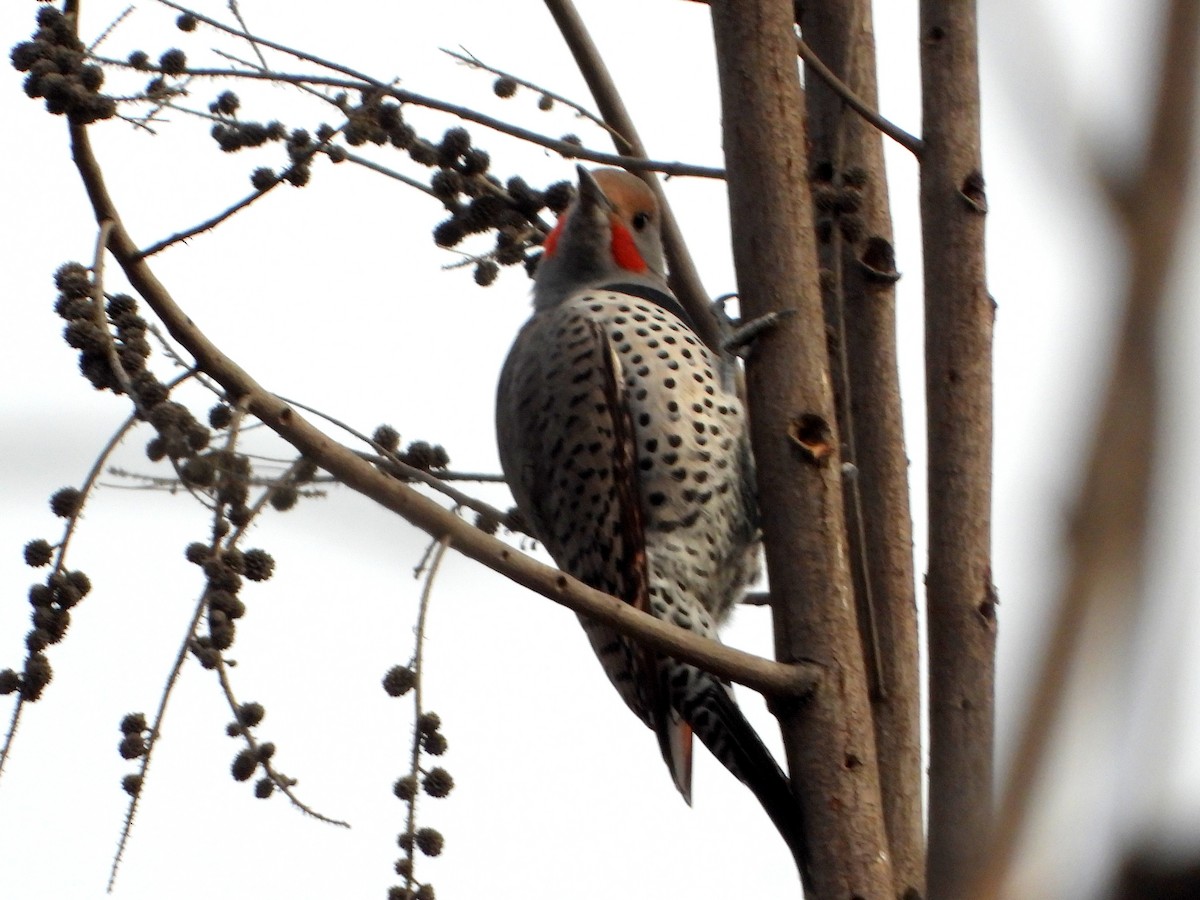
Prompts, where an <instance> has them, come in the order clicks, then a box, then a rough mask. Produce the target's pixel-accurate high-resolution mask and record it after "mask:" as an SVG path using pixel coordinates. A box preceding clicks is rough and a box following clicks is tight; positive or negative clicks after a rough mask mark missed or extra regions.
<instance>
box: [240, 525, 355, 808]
mask: <svg viewBox="0 0 1200 900" xmlns="http://www.w3.org/2000/svg"><path fill="white" fill-rule="evenodd" d="M227 546H228V545H227ZM216 669H217V678H218V679H219V680H220V682H221V691H222V692H223V693H224V694H225V701H226V702H227V703H228V704H229V708H230V710H232V711H233V717H234V720H235V721H236V720H237V719H238V716H239V711H240V710H241V705H240V704H239V703H238V701H237V697H235V696H234V693H233V685H232V684H230V682H229V673H228V670H227V667H226V665H225V659H224V657H222V656H220V655H218V656H217V665H216ZM241 734H242V737H243V738H245V740H246V745H247V746H248V747H249V749H250V752H251V753H253V754H254V758H255V759H257V760H258V764H259V765H260V766H262V767H263V769H264V770H265V771H266V773H267V776H268V777H269V778H270V779H271V783H272V784H274V785H275V786H276V787H277V788H279V790H281V791H282V792H283V794H284V796H286V797H287V798H288V799H289V800H291V801H292V805H293V806H295V807H296V808H297V809H298V810H300V811H301V812H303V813H304V814H305V815H309V816H312V817H313V818H314V819H317V820H318V821H321V822H325V823H326V824H328V825H337V826H339V827H341V828H349V827H350V823H349V822H344V821H342V820H341V819H333V818H330V817H329V816H326V815H324V814H323V813H319V812H317V811H316V810H315V809H313V808H312V807H311V806H309V805H308V804H306V803H304V802H303V801H302V800H301V799H300V798H299V797H297V796H296V794H295V792H294V791H293V790H292V784H293V782H292V780H291V779H290V778H287V777H286V776H284V775H282V774H280V773H279V772H277V771H276V770H275V767H274V766H273V765H271V761H270V760H269V759H263V758H262V753H261V751H260V749H259V747H260V745H259V743H258V740H257V739H256V738H255V737H254V734H253V732H252V731H251V730H250V729H249V728H243V729H242V731H241Z"/></svg>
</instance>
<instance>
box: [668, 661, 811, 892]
mask: <svg viewBox="0 0 1200 900" xmlns="http://www.w3.org/2000/svg"><path fill="white" fill-rule="evenodd" d="M676 665H677V666H678V665H680V664H678V663H676ZM680 667H681V668H687V669H691V672H690V673H689V674H690V675H691V677H690V678H687V679H686V681H687V682H688V687H687V690H686V692H685V693H684V695H683V696H680V695H679V693H677V692H674V691H673V692H672V693H673V694H674V697H673V699H675V700H676V702H677V703H678V707H677V708H678V709H679V712H680V714H681V715H682V716H683V718H684V719H685V720H686V721H687V722H688V723H689V724H690V725H691V726H692V731H693V732H694V734H695V735H696V737H698V738H699V739H700V741H701V742H702V743H703V744H704V746H706V747H707V748H708V749H709V751H710V752H711V753H712V754H713V756H715V757H716V758H717V759H718V760H719V761H720V762H721V764H722V765H724V766H725V768H727V769H729V771H730V772H732V773H733V775H734V776H736V777H737V778H738V780H740V781H741V782H742V783H743V784H745V785H746V786H747V787H748V788H750V790H751V791H752V792H753V793H754V796H755V797H756V798H758V802H759V803H760V804H761V805H762V807H763V809H764V810H765V811H766V813H767V815H768V816H769V817H770V818H771V821H772V822H774V823H775V827H776V828H777V829H778V830H779V833H780V835H781V836H782V837H783V839H784V841H785V842H786V843H787V845H788V849H789V850H791V852H792V856H793V858H794V859H795V861H796V869H797V871H799V873H800V879H801V881H802V883H803V885H804V888H805V894H806V895H809V896H811V891H810V885H811V879H810V866H811V861H812V857H811V848H810V847H809V845H808V840H807V835H806V831H805V828H804V820H803V818H802V816H801V813H800V807H799V805H798V804H797V803H796V799H795V798H794V797H793V796H792V789H791V784H790V783H789V781H788V778H787V776H786V775H784V774H783V771H782V770H781V769H780V768H779V764H778V763H777V762H775V758H774V757H773V756H772V755H771V751H769V750H768V749H767V748H766V746H765V745H764V744H763V742H762V740H761V739H760V738H759V736H758V733H757V732H755V730H754V727H753V726H752V725H751V724H750V723H749V722H748V721H747V720H746V717H745V716H744V715H742V711H741V709H740V708H739V707H738V705H737V701H736V700H734V697H733V691H732V690H731V689H730V687H729V685H728V684H726V683H725V682H723V681H721V680H720V679H718V678H716V677H714V676H713V675H710V674H708V673H707V672H703V671H701V670H699V669H696V668H694V667H692V666H686V667H683V666H680ZM680 674H681V673H678V672H677V673H675V677H674V678H673V679H672V682H673V684H674V685H681V682H683V681H684V680H685V679H684V678H680V677H679V676H680Z"/></svg>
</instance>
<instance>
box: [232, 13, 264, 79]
mask: <svg viewBox="0 0 1200 900" xmlns="http://www.w3.org/2000/svg"><path fill="white" fill-rule="evenodd" d="M229 11H230V12H231V13H233V17H234V18H235V19H237V20H238V24H239V25H241V26H242V31H244V32H246V35H247V37H246V40H247V42H249V44H250V46H251V48H253V50H254V55H255V56H257V57H258V61H259V62H260V63H262V67H263V69H264V70H266V69H269V68H270V66H268V65H267V58H266V57H265V56H263V52H262V48H261V47H259V46H258V42H257V41H256V40H254V38H252V37H249V34H250V28H249V26H247V25H246V20H245V19H244V18H242V10H241V7H239V6H238V0H229Z"/></svg>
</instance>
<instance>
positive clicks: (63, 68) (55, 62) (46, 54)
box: [10, 6, 117, 125]
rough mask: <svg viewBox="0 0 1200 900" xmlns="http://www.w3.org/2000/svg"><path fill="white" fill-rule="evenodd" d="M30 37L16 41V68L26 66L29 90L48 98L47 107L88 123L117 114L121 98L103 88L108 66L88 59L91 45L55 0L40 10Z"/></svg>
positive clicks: (14, 63) (57, 112) (14, 62)
mask: <svg viewBox="0 0 1200 900" xmlns="http://www.w3.org/2000/svg"><path fill="white" fill-rule="evenodd" d="M37 24H38V28H37V30H36V31H35V32H34V33H33V36H32V39H31V40H28V41H25V42H23V43H20V44H17V45H16V46H15V47H14V48H13V50H12V54H11V57H10V58H11V60H12V65H13V68H15V69H16V70H17V71H18V72H28V73H29V74H28V75H27V76H26V77H25V93H26V94H27V95H28V96H29V97H32V98H39V97H40V98H44V99H45V101H46V111H47V112H50V113H53V114H55V115H59V116H61V115H66V116H67V118H69V119H70V120H71V121H72V122H74V123H75V124H77V125H88V124H91V123H92V122H97V121H99V120H101V119H109V118H112V117H113V116H114V115H116V112H117V103H116V101H115V100H114V99H113V98H112V97H110V96H107V95H106V94H102V93H101V92H100V88H101V87H102V86H103V85H104V70H103V69H101V68H100V67H99V66H97V65H93V64H91V63H89V62H88V61H87V60H88V53H87V49H86V48H85V47H84V45H83V43H82V42H81V41H80V40H79V38H78V36H77V35H76V34H75V21H74V19H73V18H68V17H67V16H64V15H63V14H62V13H61V12H60V11H59V10H57V9H56V8H54V7H52V6H43V7H42V8H41V9H39V10H38V14H37Z"/></svg>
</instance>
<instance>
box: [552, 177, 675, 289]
mask: <svg viewBox="0 0 1200 900" xmlns="http://www.w3.org/2000/svg"><path fill="white" fill-rule="evenodd" d="M660 215H661V213H660V211H659V208H658V200H657V199H656V198H655V196H654V192H653V191H651V190H650V188H649V187H648V186H647V185H646V183H645V182H644V181H642V180H641V179H640V178H638V177H637V176H635V175H630V174H629V173H628V172H625V171H623V170H621V169H596V170H595V171H592V172H589V171H588V170H587V169H584V168H583V167H582V166H580V167H579V191H578V193H577V194H576V196H575V200H574V201H573V202H572V203H571V205H570V206H569V207H568V208H567V210H566V212H564V213H563V214H562V215H561V216H560V217H559V219H558V224H557V225H555V226H554V230H553V231H551V232H550V234H549V235H547V236H546V241H545V243H544V244H543V252H542V258H541V261H540V262H539V263H538V268H537V274H536V275H535V277H534V281H533V305H534V307H535V308H537V309H544V308H546V307H550V306H554V305H555V304H557V303H560V302H562V301H563V300H565V299H566V298H567V297H569V296H571V295H572V294H574V293H575V292H576V291H580V290H586V289H588V288H597V287H602V286H604V285H606V284H617V283H623V284H642V285H646V286H648V287H653V288H657V289H659V290H662V291H666V290H667V282H666V275H665V271H664V270H665V265H664V263H663V249H662V223H661V221H660Z"/></svg>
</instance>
